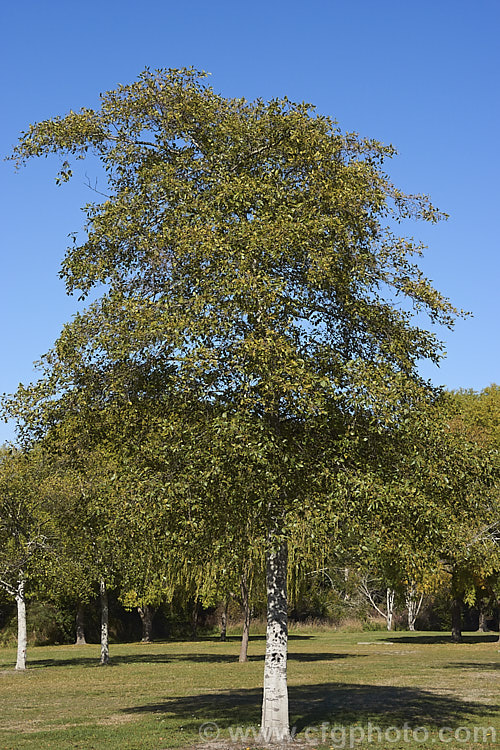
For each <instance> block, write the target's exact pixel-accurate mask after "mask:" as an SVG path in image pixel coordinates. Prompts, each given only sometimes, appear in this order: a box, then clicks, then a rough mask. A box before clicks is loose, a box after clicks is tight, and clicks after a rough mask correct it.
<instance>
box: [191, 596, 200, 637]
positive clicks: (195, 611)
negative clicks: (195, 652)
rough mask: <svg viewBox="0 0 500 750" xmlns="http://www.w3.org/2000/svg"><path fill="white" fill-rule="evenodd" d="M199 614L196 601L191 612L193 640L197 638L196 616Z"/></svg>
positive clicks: (198, 606)
mask: <svg viewBox="0 0 500 750" xmlns="http://www.w3.org/2000/svg"><path fill="white" fill-rule="evenodd" d="M199 612H200V605H199V604H198V599H196V600H195V602H194V604H193V609H192V612H191V633H192V635H193V638H197V637H198V616H199Z"/></svg>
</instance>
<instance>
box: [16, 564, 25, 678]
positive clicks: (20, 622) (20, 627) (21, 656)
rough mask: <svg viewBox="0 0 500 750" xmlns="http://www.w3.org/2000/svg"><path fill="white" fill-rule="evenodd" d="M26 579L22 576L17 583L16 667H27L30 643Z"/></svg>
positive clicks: (18, 668) (20, 668) (22, 668)
mask: <svg viewBox="0 0 500 750" xmlns="http://www.w3.org/2000/svg"><path fill="white" fill-rule="evenodd" d="M24 585H25V582H24V579H23V578H21V580H20V581H18V584H17V590H16V604H17V661H16V669H17V670H20V671H22V670H24V669H26V648H27V645H28V631H27V627H26V598H25V594H24Z"/></svg>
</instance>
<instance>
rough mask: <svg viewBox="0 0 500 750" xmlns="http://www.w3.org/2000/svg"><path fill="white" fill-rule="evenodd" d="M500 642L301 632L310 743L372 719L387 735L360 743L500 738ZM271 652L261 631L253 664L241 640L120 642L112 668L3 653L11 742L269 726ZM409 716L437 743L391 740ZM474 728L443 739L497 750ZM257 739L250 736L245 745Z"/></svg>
mask: <svg viewBox="0 0 500 750" xmlns="http://www.w3.org/2000/svg"><path fill="white" fill-rule="evenodd" d="M496 638H497V636H496V635H491V634H490V635H480V634H476V633H474V634H470V635H468V636H466V639H465V642H464V643H463V644H460V645H455V644H452V643H450V642H449V637H448V636H446V635H445V634H437V633H436V634H434V633H425V634H423V633H422V634H420V633H415V634H409V633H403V632H398V633H394V634H388V633H381V632H363V633H342V632H320V633H318V632H313V631H311V632H308V631H304V630H301V631H297V632H296V633H293V632H292V634H291V638H290V661H289V687H290V690H289V692H290V718H291V724H292V725H293V726H295V727H296V732H297V738H298V740H300V744H302V743H304V742H305V740H306V739H307V738H309V739H310V740H311V743H310V747H311V748H319V747H322V746H324V747H325V748H326V747H328V748H329V747H341V746H342V744H341V737H342V736H341V730H340V728H339V729H337V730H336V732H335V733H334V735H333V739H332V736H331V734H330V733H331V731H332V729H333V727H334V726H337V725H338V726H343V727H344V728H345V732H347V734H346V743H347V744H345V745H344V746H345V747H349V731H352V732H354V734H353V737H354V738H355V739H359V738H360V737H361V731H362V728H364V730H366V729H367V727H368V722H371V723H372V726H373V727H377V728H378V729H380V732H381V736H382V742H381V743H380V742H378V743H377V742H375V743H374V740H375V739H377V737H376V735H375V734H374V731H375V730H373V733H372V738H371V739H372V742H371V743H368V742H365V743H364V744H356V745H354V746H355V747H360V748H361V747H366V748H375V747H378V748H379V750H381V749H383V750H386V748H396V749H397V748H407V750H413V749H414V748H415V749H416V748H417V747H431V746H432V745H433V746H434V747H436V743H438V742H439V736H438V731H439V728H440V727H450V728H452V729H453V732H455V730H456V729H457V728H459V727H465V728H472V727H473V726H474V725H477V726H485V727H488V726H492V727H494V728H495V729H496V731H497V733H498V738H499V740H500V708H499V706H498V705H497V704H498V697H499V694H500V690H499V680H498V675H499V671H498V666H499V664H498V656H499V653H498V648H499V646H498V644H497V643H496V642H495V641H496ZM264 648H265V642H264V638H263V636H262V635H258V636H255V637H254V638H253V639H252V640H251V643H250V649H249V655H250V659H249V662H248V663H247V664H239V663H238V661H237V659H238V651H239V643H238V639H237V637H231V638H230V639H229V641H227V642H226V643H221V642H220V641H218V640H217V639H215V638H212V639H208V638H207V639H202V640H199V641H189V642H165V643H155V644H151V645H142V644H121V645H113V646H112V651H111V655H112V663H111V665H110V666H109V667H99V666H98V657H99V647H98V646H96V645H88V646H84V647H76V646H57V647H43V648H32V649H30V651H29V654H28V659H29V661H28V664H29V668H28V670H27V671H26V673H16V672H15V671H14V670H13V665H14V662H15V652H14V650H13V649H0V716H1V719H0V728H1V729H0V749H2V750H17V748H30V750H40V749H43V750H44V749H45V748H52V749H53V750H68V748H79V749H80V750H94V749H95V750H101V748H103V749H104V750H162V749H163V748H169V747H186V748H189V747H193V746H195V745H196V744H198V743H199V742H200V736H199V730H200V726H201V725H202V724H203V722H207V721H211V722H215V724H217V725H218V727H219V728H220V736H219V740H220V741H221V742H222V741H225V742H226V743H227V741H228V739H230V730H229V728H230V727H233V728H234V727H236V726H239V725H241V726H242V727H245V728H247V727H252V726H254V727H258V725H259V720H260V703H261V697H262V692H261V689H262V676H263V658H264ZM405 723H406V726H408V727H410V728H414V727H426V728H427V731H428V732H429V738H428V742H426V743H422V742H420V741H413V738H412V736H411V733H410V734H409V732H408V731H407V741H404V740H403V738H402V740H401V742H400V743H398V742H395V741H394V736H395V735H394V733H393V734H392V735H391V734H390V732H389V734H388V735H387V736H388V737H389V741H387V742H386V741H385V733H386V731H387V730H388V728H389V727H396V728H398V727H399V728H401V729H402V728H403V727H404V726H405ZM322 724H323V729H322V728H321V725H322ZM354 726H357V727H358V728H359V727H360V728H361V729H357V730H353V729H352V727H354ZM307 727H309V728H310V729H309V732H308V731H307ZM313 727H317V731H315V730H313V729H311V728H313ZM231 731H234V730H231ZM322 731H323V734H324V733H325V732H326V733H327V734H326V735H325V734H324V738H326V743H323V744H322V742H321V732H322ZM408 736H409V737H410V739H409V740H408ZM466 736H467V731H466V729H464V730H463V731H462V733H461V734H460V733H459V739H458V740H454V739H452V741H447V742H446V743H443V744H441V747H443V748H451V750H455V748H465V749H468V748H479V747H485V746H486V747H487V746H490V747H491V746H493V745H492V744H491V743H490V739H491V735H490V736H488V737H487V744H484V743H482V744H481V745H479V744H474V743H472V742H466V741H465V742H464V741H462V740H463V739H464V738H465V737H466ZM471 737H472V734H471ZM419 738H421V735H419V736H418V737H417V739H419ZM446 739H447V740H448V739H449V735H446ZM254 744H255V743H254V742H252V740H251V735H249V739H248V740H246V741H245V742H244V743H243V747H247V746H251V745H254ZM497 746H498V744H497ZM438 747H439V745H438Z"/></svg>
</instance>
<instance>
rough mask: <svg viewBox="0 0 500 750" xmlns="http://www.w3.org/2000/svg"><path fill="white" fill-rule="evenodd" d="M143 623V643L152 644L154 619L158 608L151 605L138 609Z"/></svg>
mask: <svg viewBox="0 0 500 750" xmlns="http://www.w3.org/2000/svg"><path fill="white" fill-rule="evenodd" d="M137 611H138V612H139V615H140V618H141V622H142V643H152V641H153V617H154V616H155V612H156V608H155V607H152V606H151V604H145V605H144V606H143V607H137Z"/></svg>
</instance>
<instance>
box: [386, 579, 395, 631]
mask: <svg viewBox="0 0 500 750" xmlns="http://www.w3.org/2000/svg"><path fill="white" fill-rule="evenodd" d="M395 596H396V592H395V591H394V589H391V588H389V587H388V588H387V590H386V592H385V600H386V603H387V607H386V618H385V619H386V624H387V630H392V623H393V618H394V598H395Z"/></svg>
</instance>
